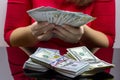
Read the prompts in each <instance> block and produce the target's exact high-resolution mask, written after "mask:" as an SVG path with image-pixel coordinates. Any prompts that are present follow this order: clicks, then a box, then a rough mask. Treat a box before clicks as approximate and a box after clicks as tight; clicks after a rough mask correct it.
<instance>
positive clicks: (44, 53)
mask: <svg viewBox="0 0 120 80" xmlns="http://www.w3.org/2000/svg"><path fill="white" fill-rule="evenodd" d="M59 57H61V55H60V53H59V50H55V49H48V48H38V49H37V50H36V51H35V53H34V54H32V55H30V58H31V59H32V61H33V62H36V63H38V64H41V65H44V66H47V67H51V66H50V64H51V63H52V62H53V61H55V60H56V59H58V58H59Z"/></svg>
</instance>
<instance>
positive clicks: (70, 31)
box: [53, 25, 84, 43]
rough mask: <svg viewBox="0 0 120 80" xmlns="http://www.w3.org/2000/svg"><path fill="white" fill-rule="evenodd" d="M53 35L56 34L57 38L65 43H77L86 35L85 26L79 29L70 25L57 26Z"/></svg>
mask: <svg viewBox="0 0 120 80" xmlns="http://www.w3.org/2000/svg"><path fill="white" fill-rule="evenodd" d="M53 33H55V37H57V38H59V39H61V40H63V41H65V42H69V43H77V42H79V40H80V39H81V37H82V35H83V34H84V28H83V26H80V27H78V28H75V27H72V26H69V25H63V26H56V27H55V29H54V30H53Z"/></svg>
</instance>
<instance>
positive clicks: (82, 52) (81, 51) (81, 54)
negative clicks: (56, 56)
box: [67, 46, 99, 62]
mask: <svg viewBox="0 0 120 80" xmlns="http://www.w3.org/2000/svg"><path fill="white" fill-rule="evenodd" d="M67 51H68V53H69V55H71V56H73V57H74V58H75V59H76V60H77V61H81V60H85V61H89V62H98V61H99V58H97V57H96V56H94V54H93V53H92V52H91V51H89V50H88V49H87V47H85V46H82V47H74V48H68V49H67Z"/></svg>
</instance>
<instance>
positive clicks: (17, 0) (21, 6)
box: [4, 0, 31, 45]
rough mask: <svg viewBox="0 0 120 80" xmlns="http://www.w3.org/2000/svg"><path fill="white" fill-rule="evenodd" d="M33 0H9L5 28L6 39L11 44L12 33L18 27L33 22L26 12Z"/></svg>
mask: <svg viewBox="0 0 120 80" xmlns="http://www.w3.org/2000/svg"><path fill="white" fill-rule="evenodd" d="M30 1H31V0H8V3H7V14H6V21H5V28H4V39H5V41H6V42H7V43H8V45H10V35H11V33H12V31H13V30H15V29H16V28H18V27H24V26H27V25H29V24H30V23H31V20H30V17H29V16H28V14H27V13H26V11H27V10H28V9H30V8H31V6H30Z"/></svg>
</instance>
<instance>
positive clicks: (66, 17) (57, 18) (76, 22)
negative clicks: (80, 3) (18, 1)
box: [27, 6, 95, 27]
mask: <svg viewBox="0 0 120 80" xmlns="http://www.w3.org/2000/svg"><path fill="white" fill-rule="evenodd" d="M27 13H28V14H29V15H30V16H31V17H32V18H33V19H34V20H35V21H38V22H40V21H48V22H49V23H54V24H56V25H63V24H67V25H70V26H73V27H79V26H82V25H84V24H87V23H88V22H91V21H93V20H94V19H95V18H94V17H92V16H90V15H88V14H84V13H81V12H70V11H63V10H59V9H56V8H52V7H44V6H42V7H39V8H35V9H31V10H28V11H27Z"/></svg>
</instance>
